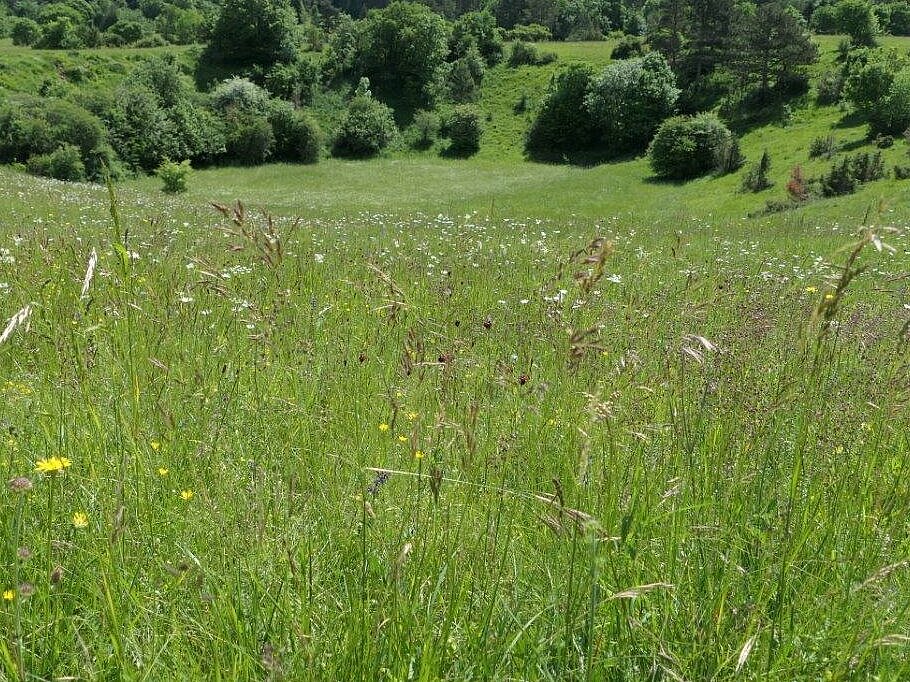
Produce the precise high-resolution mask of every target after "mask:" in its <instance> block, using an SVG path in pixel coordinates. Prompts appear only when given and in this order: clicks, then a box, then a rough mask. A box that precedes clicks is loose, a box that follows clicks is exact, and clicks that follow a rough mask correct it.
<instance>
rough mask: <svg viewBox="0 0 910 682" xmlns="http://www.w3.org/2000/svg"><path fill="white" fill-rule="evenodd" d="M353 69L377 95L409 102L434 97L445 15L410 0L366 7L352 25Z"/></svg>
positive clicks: (441, 67)
mask: <svg viewBox="0 0 910 682" xmlns="http://www.w3.org/2000/svg"><path fill="white" fill-rule="evenodd" d="M354 34H355V37H356V45H357V49H356V53H355V56H354V67H353V69H354V73H355V75H357V76H361V77H366V78H369V80H370V82H371V83H372V84H373V86H374V87H375V89H376V92H377V93H379V94H380V95H381V96H382V97H384V98H386V99H389V100H391V99H394V100H395V101H399V102H402V103H407V104H408V105H412V106H415V107H416V106H421V105H426V104H431V103H433V102H434V101H435V97H436V94H437V92H438V89H439V84H440V82H441V81H442V79H443V77H444V76H445V58H446V56H447V55H448V52H449V42H448V27H447V25H446V21H445V19H443V18H442V17H441V16H439V15H438V14H436V13H435V12H433V10H431V9H430V8H429V7H426V6H425V5H420V4H417V3H413V2H399V1H395V2H392V3H390V4H389V5H388V6H386V7H385V8H383V9H374V10H370V11H369V12H368V13H367V16H366V17H364V18H363V19H362V20H360V21H358V22H357V23H356V26H355V28H354Z"/></svg>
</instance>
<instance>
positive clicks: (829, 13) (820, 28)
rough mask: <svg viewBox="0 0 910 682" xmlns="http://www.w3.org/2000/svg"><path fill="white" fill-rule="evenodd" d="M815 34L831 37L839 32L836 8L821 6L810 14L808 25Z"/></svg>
mask: <svg viewBox="0 0 910 682" xmlns="http://www.w3.org/2000/svg"><path fill="white" fill-rule="evenodd" d="M810 25H811V26H812V30H813V31H815V32H816V33H822V34H828V35H833V34H835V33H838V32H839V30H840V23H839V20H838V14H837V8H836V7H835V6H834V5H822V6H821V7H817V8H816V9H815V11H814V12H812V21H811V23H810Z"/></svg>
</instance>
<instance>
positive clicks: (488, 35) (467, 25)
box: [449, 11, 503, 66]
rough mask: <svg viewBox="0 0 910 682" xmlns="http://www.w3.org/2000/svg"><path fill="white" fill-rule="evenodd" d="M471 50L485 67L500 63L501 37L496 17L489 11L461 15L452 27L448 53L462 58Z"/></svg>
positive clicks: (501, 51)
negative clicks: (474, 51) (479, 57)
mask: <svg viewBox="0 0 910 682" xmlns="http://www.w3.org/2000/svg"><path fill="white" fill-rule="evenodd" d="M472 49H474V50H476V51H477V53H478V54H479V55H480V56H481V57H482V58H483V60H484V61H485V62H486V64H487V66H493V65H495V64H498V63H499V62H501V61H502V53H503V46H502V36H501V35H500V33H499V29H498V28H497V27H496V17H494V16H493V14H492V13H491V12H489V11H483V12H467V13H466V14H462V15H461V16H460V17H458V19H457V20H456V21H455V24H454V25H453V26H452V35H451V37H450V38H449V52H450V53H451V54H452V55H454V56H455V57H464V56H465V55H466V54H468V52H470V51H471V50H472Z"/></svg>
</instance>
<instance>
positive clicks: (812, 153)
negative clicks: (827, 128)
mask: <svg viewBox="0 0 910 682" xmlns="http://www.w3.org/2000/svg"><path fill="white" fill-rule="evenodd" d="M839 146H840V145H838V143H837V140H836V139H835V138H834V135H825V136H824V137H816V138H815V139H814V140H812V142H810V143H809V158H810V159H817V158H819V157H824V158H826V159H830V158H831V157H832V156H834V155H835V154H836V153H837V150H838V147H839Z"/></svg>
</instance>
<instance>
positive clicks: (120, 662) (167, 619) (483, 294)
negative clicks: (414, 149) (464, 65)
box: [0, 47, 910, 681]
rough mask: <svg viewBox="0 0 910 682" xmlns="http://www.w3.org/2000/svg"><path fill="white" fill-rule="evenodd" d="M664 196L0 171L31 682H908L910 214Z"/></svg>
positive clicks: (751, 144)
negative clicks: (231, 206) (760, 213)
mask: <svg viewBox="0 0 910 682" xmlns="http://www.w3.org/2000/svg"><path fill="white" fill-rule="evenodd" d="M565 49H574V48H571V47H566V48H565ZM585 49H587V48H585ZM489 82H490V83H496V81H495V79H491V80H490V81H489ZM490 87H492V85H491V86H490ZM505 90H506V88H505V86H503V93H501V95H500V96H497V97H498V99H499V101H501V103H502V108H503V109H505V108H506V104H508V106H509V107H510V106H511V102H510V101H509V98H507V97H506V96H505ZM484 96H485V98H486V97H487V96H488V93H485V94H484ZM493 96H494V95H490V97H493ZM497 116H498V114H496V113H495V112H494V121H495V120H496V117H497ZM842 117H843V112H840V111H838V110H837V109H836V108H830V109H815V108H807V109H797V110H796V111H795V113H794V118H793V121H792V122H791V124H790V125H789V126H788V127H786V128H783V127H780V126H777V125H771V126H766V127H763V128H759V129H756V130H754V131H752V132H750V133H748V134H747V135H746V137H745V138H744V149H745V151H746V153H747V155H749V156H753V155H754V154H755V153H756V151H758V150H760V149H762V148H763V147H765V146H767V147H768V148H769V149H771V153H772V157H773V158H774V162H775V178H774V179H775V180H776V181H777V183H778V184H777V186H776V187H775V188H774V189H772V190H770V191H769V192H768V193H766V194H767V196H768V197H771V196H775V197H777V196H782V195H783V187H782V184H783V182H784V181H785V179H786V176H787V174H788V172H789V164H790V163H791V162H793V160H794V159H799V162H800V163H805V164H806V166H807V169H809V170H810V172H812V171H811V168H812V166H811V164H810V163H809V162H808V161H806V160H805V157H806V153H805V146H804V145H807V144H808V142H809V141H810V140H811V139H812V138H813V137H815V136H817V135H818V134H820V132H819V131H827V130H832V129H834V130H836V131H837V134H838V135H843V136H844V139H845V140H848V141H853V140H860V139H861V137H862V134H863V130H862V129H861V128H860V127H858V126H852V127H850V126H848V127H837V126H838V125H839V121H841V119H842ZM841 125H842V124H841ZM509 153H511V152H509ZM886 153H887V154H888V155H889V156H888V158H889V163H893V162H896V160H898V159H901V158H902V157H903V155H905V154H906V147H905V146H904V143H903V142H898V143H897V144H896V145H895V146H894V147H893V148H892V149H889V150H887V151H886ZM647 178H648V171H647V165H646V162H645V161H643V160H631V161H625V162H622V163H616V164H607V165H603V166H600V167H597V168H591V169H583V168H571V167H563V166H546V165H537V164H530V163H524V162H520V161H518V160H517V158H515V157H510V156H509V155H508V153H506V152H505V151H503V152H502V154H501V155H499V156H495V155H491V156H488V157H485V156H484V154H483V153H482V154H481V155H480V156H479V158H477V159H475V160H469V161H463V162H456V161H443V160H438V159H435V158H433V157H431V156H429V155H425V156H423V157H411V156H408V155H404V154H402V155H399V156H395V155H393V156H392V157H391V158H385V159H380V160H377V161H372V162H362V163H352V162H340V161H326V162H322V163H320V164H318V165H315V166H310V167H290V166H277V165H276V166H266V167H262V168H258V169H211V170H205V171H200V172H198V173H196V174H195V175H194V176H193V177H192V178H191V180H190V192H189V193H188V194H187V195H184V196H181V197H178V198H174V197H167V196H165V195H163V194H161V193H160V191H159V189H158V182H157V181H156V180H155V179H143V180H134V181H130V182H126V183H123V184H121V185H119V186H118V187H116V206H117V212H116V213H117V217H116V218H114V217H112V216H111V213H110V211H109V206H110V200H109V196H108V192H107V190H106V189H105V188H103V187H97V186H91V185H76V184H65V183H57V182H52V181H47V180H42V179H37V178H31V177H28V176H25V175H22V174H19V173H16V172H14V171H12V170H6V169H0V185H2V187H3V192H2V193H0V209H2V210H0V249H2V250H0V317H2V318H4V319H6V318H11V317H12V316H13V315H14V314H15V313H16V312H17V311H21V310H26V309H27V310H28V317H27V319H23V320H22V321H21V323H20V324H19V325H18V326H15V328H12V327H10V333H9V334H8V335H5V336H6V337H7V338H5V339H4V340H3V341H2V342H0V393H2V394H3V395H2V405H3V409H2V412H0V428H2V440H0V471H2V480H3V481H4V483H5V485H4V488H3V491H2V493H0V499H2V505H0V527H2V533H0V679H4V680H7V679H8V680H26V679H28V680H36V679H86V680H94V679H110V680H121V679H123V680H163V679H223V680H228V679H231V680H233V679H271V680H281V679H285V680H330V679H337V680H347V679H363V680H382V679H388V680H432V679H450V680H465V679H476V680H489V679H495V680H629V681H632V680H692V681H695V680H728V679H729V680H734V679H743V680H902V679H906V678H907V677H908V675H910V649H908V644H910V616H908V609H910V564H908V560H910V533H908V531H910V527H908V511H910V476H908V452H907V451H908V442H907V433H908V430H907V429H908V426H910V424H908V413H907V401H908V398H910V384H908V381H907V372H908V360H910V356H908V348H907V345H906V335H905V331H906V330H905V325H906V324H907V322H908V320H910V312H908V309H907V301H908V287H907V281H908V279H907V273H908V268H910V243H908V237H907V235H906V232H905V228H906V227H907V225H908V216H907V214H906V213H907V208H906V204H907V201H906V200H907V197H906V194H905V193H906V191H907V190H906V189H905V187H906V183H901V182H898V181H895V180H886V181H880V182H876V183H870V184H869V185H867V186H865V187H864V188H863V189H862V191H861V192H859V193H857V194H855V195H852V196H851V197H847V198H843V199H838V200H825V201H818V202H812V203H810V204H809V205H807V206H806V207H804V208H800V209H798V210H795V211H790V212H787V213H782V214H777V215H772V216H765V217H762V218H751V219H750V218H746V217H745V216H746V214H747V213H748V212H750V211H752V210H754V209H755V208H756V207H760V206H761V205H762V203H763V201H764V199H765V196H764V195H758V196H754V195H743V194H741V193H738V192H737V191H735V190H736V189H737V188H738V183H739V180H738V178H736V177H735V176H731V177H727V178H721V179H705V180H699V181H696V182H693V183H689V184H687V185H679V186H672V185H664V184H657V183H653V182H650V181H648V179H647ZM235 199H241V200H243V201H244V202H246V204H248V205H249V207H250V208H249V209H248V211H247V212H246V213H245V215H244V217H243V220H241V221H239V222H240V224H239V225H235V224H234V223H233V222H232V219H231V214H230V213H228V215H227V216H226V217H223V216H221V215H220V214H219V213H218V212H216V211H214V210H213V209H212V208H211V207H210V206H209V202H210V201H216V202H222V203H225V204H228V203H230V202H232V201H233V200H235ZM265 211H271V212H272V213H273V214H274V215H275V216H276V218H275V219H274V221H273V222H272V224H271V225H272V227H271V228H269V227H268V225H269V223H268V221H267V220H266V218H265V216H264V212H265ZM298 216H299V218H300V221H299V222H296V221H295V220H294V218H295V217H298ZM861 228H862V229H863V231H862V233H860V230H861ZM263 230H265V233H263ZM244 233H245V234H244ZM860 234H862V235H864V236H860ZM872 234H874V235H875V240H874V241H873V240H872V237H871V235H872ZM245 235H246V236H245ZM879 239H880V240H883V241H884V243H885V244H884V245H883V246H881V250H878V249H877V248H876V246H877V245H880V244H879V243H878V240H879ZM859 247H862V248H859ZM887 247H891V249H889V248H887ZM93 251H94V252H95V253H96V254H97V257H98V258H97V265H96V267H95V268H94V271H93V273H92V275H91V277H87V267H88V264H89V262H90V261H91V260H92V253H93ZM851 254H855V260H850V259H851ZM845 264H849V268H848V269H847V270H844V269H843V266H844V265H845ZM844 272H847V273H848V276H847V277H843V274H844ZM83 292H84V293H83ZM23 315H24V313H23ZM54 458H58V459H57V460H55V459H54ZM59 458H66V459H65V460H63V459H59ZM39 463H40V468H43V469H48V468H49V469H54V468H60V469H61V471H59V472H57V473H53V472H48V473H39V472H38V471H37V470H36V469H37V468H39ZM65 464H66V465H67V466H64V465H65ZM7 482H8V483H7Z"/></svg>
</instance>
